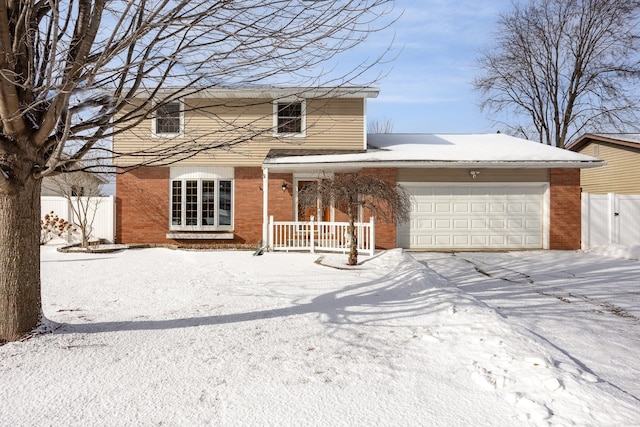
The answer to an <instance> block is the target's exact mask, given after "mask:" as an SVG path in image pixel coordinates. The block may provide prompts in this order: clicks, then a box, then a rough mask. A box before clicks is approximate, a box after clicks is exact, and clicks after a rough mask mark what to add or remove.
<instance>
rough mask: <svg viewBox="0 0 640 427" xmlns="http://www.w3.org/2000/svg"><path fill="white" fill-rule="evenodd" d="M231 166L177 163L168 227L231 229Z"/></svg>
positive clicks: (171, 181)
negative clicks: (181, 165) (192, 165)
mask: <svg viewBox="0 0 640 427" xmlns="http://www.w3.org/2000/svg"><path fill="white" fill-rule="evenodd" d="M233 175H234V173H233V168H232V167H174V168H171V179H170V184H169V229H170V230H172V231H231V230H233V215H234V182H233V181H234V180H233Z"/></svg>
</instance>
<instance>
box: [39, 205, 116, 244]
mask: <svg viewBox="0 0 640 427" xmlns="http://www.w3.org/2000/svg"><path fill="white" fill-rule="evenodd" d="M91 199H92V200H91V206H95V209H96V216H95V219H94V221H93V229H92V230H91V233H90V235H89V238H90V239H91V240H99V239H103V240H105V241H106V242H107V243H114V242H115V237H116V214H115V211H116V201H115V197H114V196H108V197H92V198H91ZM94 200H95V203H94ZM51 211H53V212H54V213H55V214H56V215H57V216H58V217H60V218H63V219H65V220H67V221H69V222H70V223H72V224H74V223H75V222H77V221H76V218H74V215H73V209H72V208H71V206H70V204H69V201H68V200H67V199H66V198H64V197H58V196H43V197H42V198H41V209H40V212H41V215H40V217H41V218H44V216H45V215H46V214H48V213H50V212H51ZM65 240H66V241H68V242H70V243H72V242H77V241H79V240H80V233H75V235H69V236H67V237H66V239H65Z"/></svg>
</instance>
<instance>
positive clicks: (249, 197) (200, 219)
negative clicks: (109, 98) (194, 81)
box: [113, 87, 602, 250]
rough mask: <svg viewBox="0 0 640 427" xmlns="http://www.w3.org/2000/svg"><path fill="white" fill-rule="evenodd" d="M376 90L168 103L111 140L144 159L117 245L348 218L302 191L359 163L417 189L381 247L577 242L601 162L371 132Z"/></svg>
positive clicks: (127, 180)
mask: <svg viewBox="0 0 640 427" xmlns="http://www.w3.org/2000/svg"><path fill="white" fill-rule="evenodd" d="M377 95H378V89H375V88H369V87H344V88H273V87H268V88H239V89H218V90H211V91H203V92H201V93H199V94H198V95H197V96H194V97H189V98H187V99H182V100H180V101H176V102H174V103H172V104H169V105H167V106H165V107H163V108H162V109H161V110H159V111H157V112H156V114H155V115H154V116H153V117H152V118H151V119H149V120H147V121H144V122H142V124H141V125H139V126H137V127H136V128H134V129H131V130H128V131H126V132H122V133H120V134H118V135H117V136H116V137H115V138H114V141H113V144H114V150H115V151H118V152H132V153H133V152H136V153H137V156H136V157H135V158H131V159H127V158H123V159H117V160H116V162H117V164H118V165H120V166H122V167H126V166H128V165H131V164H135V163H139V162H140V161H141V159H142V160H143V161H146V160H148V161H149V166H145V167H139V168H137V169H134V170H131V171H129V172H127V173H126V174H122V175H119V176H118V177H117V182H116V196H117V240H118V242H121V243H156V244H164V243H178V244H213V243H228V244H236V245H241V244H251V245H257V244H258V243H259V242H260V241H262V240H264V241H266V238H267V237H268V236H267V234H268V233H269V228H268V227H267V221H268V220H269V218H270V217H273V218H275V220H276V221H293V220H306V219H308V216H309V215H310V214H313V215H314V216H315V217H316V218H317V219H322V220H327V221H338V220H344V218H345V216H344V213H341V212H340V211H339V210H337V209H335V208H334V207H333V206H332V204H331V202H330V201H325V202H324V203H322V202H321V201H319V204H318V207H317V209H315V210H313V212H310V211H309V210H308V209H302V208H300V207H299V206H298V203H297V194H298V190H299V189H300V188H302V187H303V186H304V185H305V183H306V182H308V181H311V180H317V179H322V178H324V177H327V176H331V175H332V174H339V173H344V172H354V171H360V172H361V173H370V174H375V175H376V176H383V177H386V178H387V179H389V180H390V181H392V182H396V183H399V184H400V185H402V186H403V187H405V188H406V189H407V190H408V191H409V192H410V193H411V194H412V197H413V209H412V213H411V219H410V221H408V222H407V223H406V224H400V225H399V226H397V227H396V226H394V225H390V224H382V223H377V224H376V226H375V242H376V246H377V247H379V248H393V247H404V248H408V249H430V250H433V249H478V250H480V249H543V248H550V249H578V248H580V169H581V168H587V167H594V166H599V165H601V164H602V162H601V161H599V160H597V159H595V158H592V157H589V156H586V155H581V154H578V153H573V152H569V151H566V150H561V149H557V148H554V147H548V146H545V145H542V144H538V143H535V142H531V141H526V140H522V139H519V138H514V137H510V136H507V135H502V134H481V135H430V134H375V135H367V134H366V130H365V129H366V102H367V99H370V98H374V97H376V96H377ZM125 113H126V112H125ZM235 142H238V143H237V144H236V143H235ZM176 144H177V147H178V148H179V149H178V150H177V152H176V150H174V149H173V147H176ZM163 156H164V157H163ZM159 158H160V159H162V162H164V163H165V165H163V166H154V164H158V163H160V162H158V161H157V160H154V159H159Z"/></svg>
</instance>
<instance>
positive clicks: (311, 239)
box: [309, 215, 316, 254]
mask: <svg viewBox="0 0 640 427" xmlns="http://www.w3.org/2000/svg"><path fill="white" fill-rule="evenodd" d="M313 220H314V218H313V215H311V216H310V217H309V244H310V245H311V253H312V254H315V253H316V239H315V231H316V230H315V225H314V221H313Z"/></svg>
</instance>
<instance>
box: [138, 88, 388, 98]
mask: <svg viewBox="0 0 640 427" xmlns="http://www.w3.org/2000/svg"><path fill="white" fill-rule="evenodd" d="M152 93H153V94H154V95H155V96H159V97H161V96H167V95H175V96H177V97H178V96H179V97H187V98H214V99H225V98H251V99H286V98H291V97H294V98H376V97H377V96H378V94H379V93H380V89H379V88H377V87H369V86H319V87H303V86H243V87H213V88H206V89H204V88H191V89H179V88H172V87H169V88H163V89H160V90H159V91H158V92H157V93H156V92H155V90H154V89H140V90H139V91H138V92H137V94H136V96H137V97H148V96H150V95H151V94H152Z"/></svg>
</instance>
